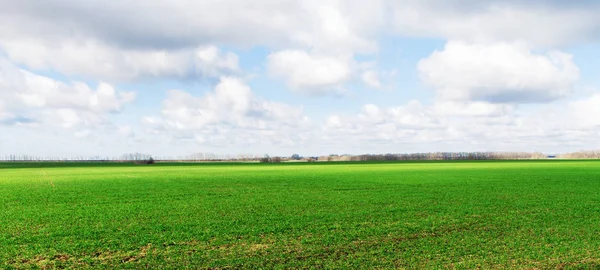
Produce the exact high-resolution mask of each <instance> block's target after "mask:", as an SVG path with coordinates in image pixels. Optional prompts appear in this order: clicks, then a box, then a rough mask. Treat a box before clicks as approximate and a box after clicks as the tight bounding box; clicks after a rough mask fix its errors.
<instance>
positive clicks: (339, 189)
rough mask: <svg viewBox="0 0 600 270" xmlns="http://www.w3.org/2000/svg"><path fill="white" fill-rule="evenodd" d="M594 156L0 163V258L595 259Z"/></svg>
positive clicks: (588, 262) (250, 263) (527, 264)
mask: <svg viewBox="0 0 600 270" xmlns="http://www.w3.org/2000/svg"><path fill="white" fill-rule="evenodd" d="M598 175H600V161H562V160H554V161H502V162H490V161H471V162H458V161H454V162H414V163H411V162H403V163H398V162H380V163H334V164H324V163H293V164H259V163H256V164H231V163H230V164H210V165H208V164H182V163H177V164H169V163H157V164H152V165H146V164H143V165H140V164H117V165H115V164H106V163H83V164H79V163H62V164H59V165H57V164H47V163H37V164H27V163H2V164H0V206H1V208H0V209H1V210H0V269H1V268H7V269H11V268H17V269H20V268H147V267H152V268H185V267H188V268H211V269H226V268H309V267H315V268H356V269H362V268H469V269H471V268H497V269H504V268H527V269H531V268H539V269H546V268H567V269H568V268H574V269H581V268H584V269H585V268H588V269H596V268H598V267H600V255H599V254H600V229H599V226H598V224H600V192H599V191H600V178H599V177H598Z"/></svg>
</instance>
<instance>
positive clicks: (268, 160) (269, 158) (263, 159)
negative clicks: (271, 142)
mask: <svg viewBox="0 0 600 270" xmlns="http://www.w3.org/2000/svg"><path fill="white" fill-rule="evenodd" d="M260 162H261V163H269V162H271V157H270V156H269V155H267V154H265V156H264V157H262V158H261V159H260Z"/></svg>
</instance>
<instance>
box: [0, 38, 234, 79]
mask: <svg viewBox="0 0 600 270" xmlns="http://www.w3.org/2000/svg"><path fill="white" fill-rule="evenodd" d="M0 48H2V49H3V50H4V52H5V53H6V55H7V56H8V57H9V58H10V59H11V60H12V61H14V62H17V63H20V64H24V65H26V66H28V67H30V68H33V69H36V70H48V69H52V70H55V71H58V72H61V73H63V74H67V75H83V76H86V77H88V78H92V79H97V80H109V81H125V80H134V79H139V78H146V77H161V78H162V77H170V78H186V77H218V76H220V75H222V74H228V73H234V72H237V71H238V69H239V67H238V58H237V56H236V55H235V54H233V53H231V52H222V51H220V50H219V49H218V48H217V47H215V46H204V47H199V48H196V49H179V50H165V49H143V50H132V49H120V48H117V47H112V46H109V45H107V44H104V43H102V42H98V41H93V40H82V41H76V40H73V39H66V40H61V41H59V42H52V43H50V42H46V41H44V40H38V39H33V40H31V39H15V40H10V39H9V40H3V41H0Z"/></svg>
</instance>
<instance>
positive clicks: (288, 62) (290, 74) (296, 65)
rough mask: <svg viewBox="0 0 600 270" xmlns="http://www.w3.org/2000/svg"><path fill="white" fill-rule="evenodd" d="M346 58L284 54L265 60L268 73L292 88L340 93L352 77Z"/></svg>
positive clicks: (350, 65) (349, 62)
mask: <svg viewBox="0 0 600 270" xmlns="http://www.w3.org/2000/svg"><path fill="white" fill-rule="evenodd" d="M352 65H353V60H352V59H350V58H348V57H332V56H327V55H315V54H308V53H306V52H304V51H297V50H286V51H280V52H276V53H273V54H271V55H269V57H268V69H269V73H271V74H272V75H273V76H278V77H282V78H284V79H285V80H286V81H287V82H288V83H289V84H290V85H291V86H292V87H294V88H296V89H299V90H301V91H306V92H308V93H323V92H327V91H333V92H339V91H340V89H341V87H342V84H343V83H344V82H346V81H347V80H349V79H350V78H351V75H352Z"/></svg>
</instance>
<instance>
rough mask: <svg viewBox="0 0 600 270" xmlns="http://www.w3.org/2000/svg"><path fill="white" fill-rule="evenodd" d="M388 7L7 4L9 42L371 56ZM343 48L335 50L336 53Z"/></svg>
mask: <svg viewBox="0 0 600 270" xmlns="http://www.w3.org/2000/svg"><path fill="white" fill-rule="evenodd" d="M384 11H385V10H384V9H383V1H370V2H369V3H365V2H363V1H338V0H332V1H331V0H329V1H312V0H309V1H293V0H284V1H280V0H263V1H241V0H225V1H191V2H185V3H174V2H173V1H169V0H156V1H152V2H151V3H149V2H144V3H141V2H139V1H120V2H119V3H113V4H106V3H105V2H104V1H99V0H91V1H86V2H85V3H83V2H80V1H76V0H60V1H44V2H38V1H29V0H25V1H16V2H14V1H12V2H7V3H3V9H2V11H0V12H1V13H0V14H1V16H0V18H2V19H1V21H2V22H3V23H2V24H1V25H15V24H19V30H20V31H16V30H15V29H14V28H11V27H3V28H2V29H0V34H2V35H3V36H5V37H7V36H12V37H15V36H22V35H25V33H26V34H27V35H32V36H40V37H43V38H46V39H52V38H53V37H55V36H56V35H60V36H75V37H77V38H80V39H89V38H97V39H100V40H104V41H111V43H113V44H118V45H119V46H120V47H126V48H148V47H154V48H155V47H161V48H186V47H194V46H196V45H197V44H206V43H218V44H230V45H242V46H254V45H267V46H285V47H287V46H302V47H304V48H315V47H318V48H323V49H325V48H334V47H338V48H352V50H359V51H370V50H373V49H374V48H375V47H376V45H375V43H374V42H372V41H371V40H370V39H369V38H367V37H368V36H370V35H372V33H374V32H376V30H377V29H378V27H379V26H380V25H381V24H382V20H383V19H382V18H383V17H384V16H381V15H382V14H383V12H384ZM336 45H337V46H336Z"/></svg>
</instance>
